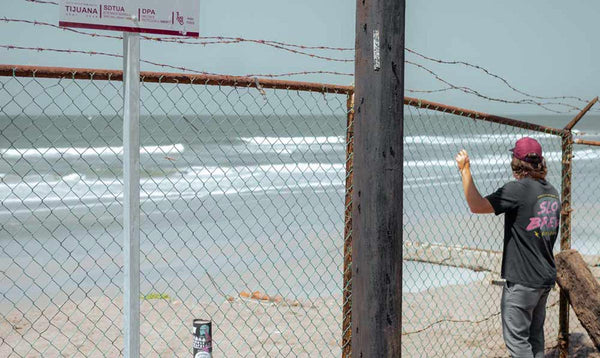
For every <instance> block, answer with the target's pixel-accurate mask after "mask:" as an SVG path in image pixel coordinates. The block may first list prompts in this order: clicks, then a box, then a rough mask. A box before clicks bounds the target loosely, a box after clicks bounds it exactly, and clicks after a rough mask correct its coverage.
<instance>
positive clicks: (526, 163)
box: [510, 153, 548, 179]
mask: <svg viewBox="0 0 600 358" xmlns="http://www.w3.org/2000/svg"><path fill="white" fill-rule="evenodd" d="M510 167H511V168H512V171H513V173H514V174H515V176H517V178H532V179H546V174H548V167H547V166H546V159H544V158H543V157H540V156H538V155H537V154H535V153H532V154H527V156H526V157H525V160H521V159H518V158H515V157H513V158H512V162H511V163H510Z"/></svg>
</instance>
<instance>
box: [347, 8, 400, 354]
mask: <svg viewBox="0 0 600 358" xmlns="http://www.w3.org/2000/svg"><path fill="white" fill-rule="evenodd" d="M356 3H357V4H356V11H357V12H356V61H355V76H356V88H355V96H356V97H355V102H356V106H355V114H354V119H355V121H354V129H355V132H354V149H355V150H354V158H353V164H354V170H353V172H354V174H353V187H354V190H353V195H352V356H353V357H356V358H359V357H364V358H369V357H377V358H391V357H394V358H396V357H400V355H401V339H402V338H401V337H402V334H401V333H402V204H403V203H402V190H403V188H402V181H403V175H402V174H403V159H404V152H403V150H404V148H403V124H404V123H403V119H404V103H403V101H404V23H405V22H404V14H405V1H404V0H369V1H364V0H357V2H356Z"/></svg>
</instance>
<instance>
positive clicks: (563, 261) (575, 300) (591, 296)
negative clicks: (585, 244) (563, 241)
mask: <svg viewBox="0 0 600 358" xmlns="http://www.w3.org/2000/svg"><path fill="white" fill-rule="evenodd" d="M556 271H557V275H556V276H557V277H556V280H557V281H558V284H559V285H560V288H561V289H562V290H563V291H562V292H565V293H566V294H567V295H568V297H569V301H570V302H571V305H572V306H573V310H574V311H575V313H576V314H577V318H579V321H580V322H581V325H582V326H583V327H584V328H585V330H586V331H587V332H588V334H589V336H590V338H591V339H592V342H594V346H596V349H598V350H600V283H598V281H597V280H596V278H595V277H594V275H592V272H591V271H590V268H589V267H588V265H587V264H586V263H585V261H584V260H583V257H581V255H580V254H579V252H577V251H576V250H565V251H561V252H560V253H559V254H557V255H556Z"/></svg>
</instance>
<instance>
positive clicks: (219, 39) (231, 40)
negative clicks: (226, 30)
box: [0, 17, 354, 62]
mask: <svg viewBox="0 0 600 358" xmlns="http://www.w3.org/2000/svg"><path fill="white" fill-rule="evenodd" d="M0 20H1V21H4V22H7V23H10V22H12V23H23V24H30V25H34V26H47V27H52V28H55V29H58V30H63V31H67V32H72V33H76V34H79V35H85V36H91V37H100V38H108V39H115V40H121V39H123V37H122V36H115V35H104V34H98V33H94V32H86V31H81V30H77V29H73V28H70V27H62V26H58V25H55V24H51V23H48V22H44V21H37V20H24V19H13V18H7V17H3V18H1V19H0ZM140 38H142V39H143V40H147V41H156V42H163V43H177V44H185V45H203V46H205V45H216V44H239V43H243V42H249V43H255V44H260V45H265V46H270V47H273V48H276V49H279V50H283V51H287V52H291V53H294V54H297V55H302V56H308V57H311V58H316V59H320V60H326V61H333V62H354V59H344V58H335V57H330V56H323V55H317V54H314V53H309V52H304V51H299V50H294V49H292V48H288V47H286V46H290V47H292V46H293V47H299V48H318V47H315V46H310V47H309V46H303V45H293V44H285V43H279V42H276V41H269V40H254V39H244V38H241V37H224V36H209V37H199V39H201V40H202V41H194V40H187V39H182V38H171V37H169V38H164V37H153V36H147V35H140ZM320 49H328V50H331V49H333V48H324V47H321V48H320Z"/></svg>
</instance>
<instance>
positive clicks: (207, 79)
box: [0, 65, 354, 94]
mask: <svg viewBox="0 0 600 358" xmlns="http://www.w3.org/2000/svg"><path fill="white" fill-rule="evenodd" d="M0 76H14V77H36V78H69V79H89V78H93V79H94V81H104V80H112V81H122V80H123V71H120V70H105V69H86V68H65V67H40V66H16V65H0ZM140 77H141V78H142V79H143V81H144V82H153V83H178V84H197V85H215V86H232V87H251V88H259V87H260V88H263V89H287V90H296V91H308V92H318V93H339V94H344V93H345V94H352V93H354V87H352V86H343V85H334V84H325V83H314V82H299V81H289V80H280V79H270V78H263V79H258V78H253V77H243V76H224V75H207V74H198V75H195V74H187V73H167V72H148V71H142V72H141V73H140Z"/></svg>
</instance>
